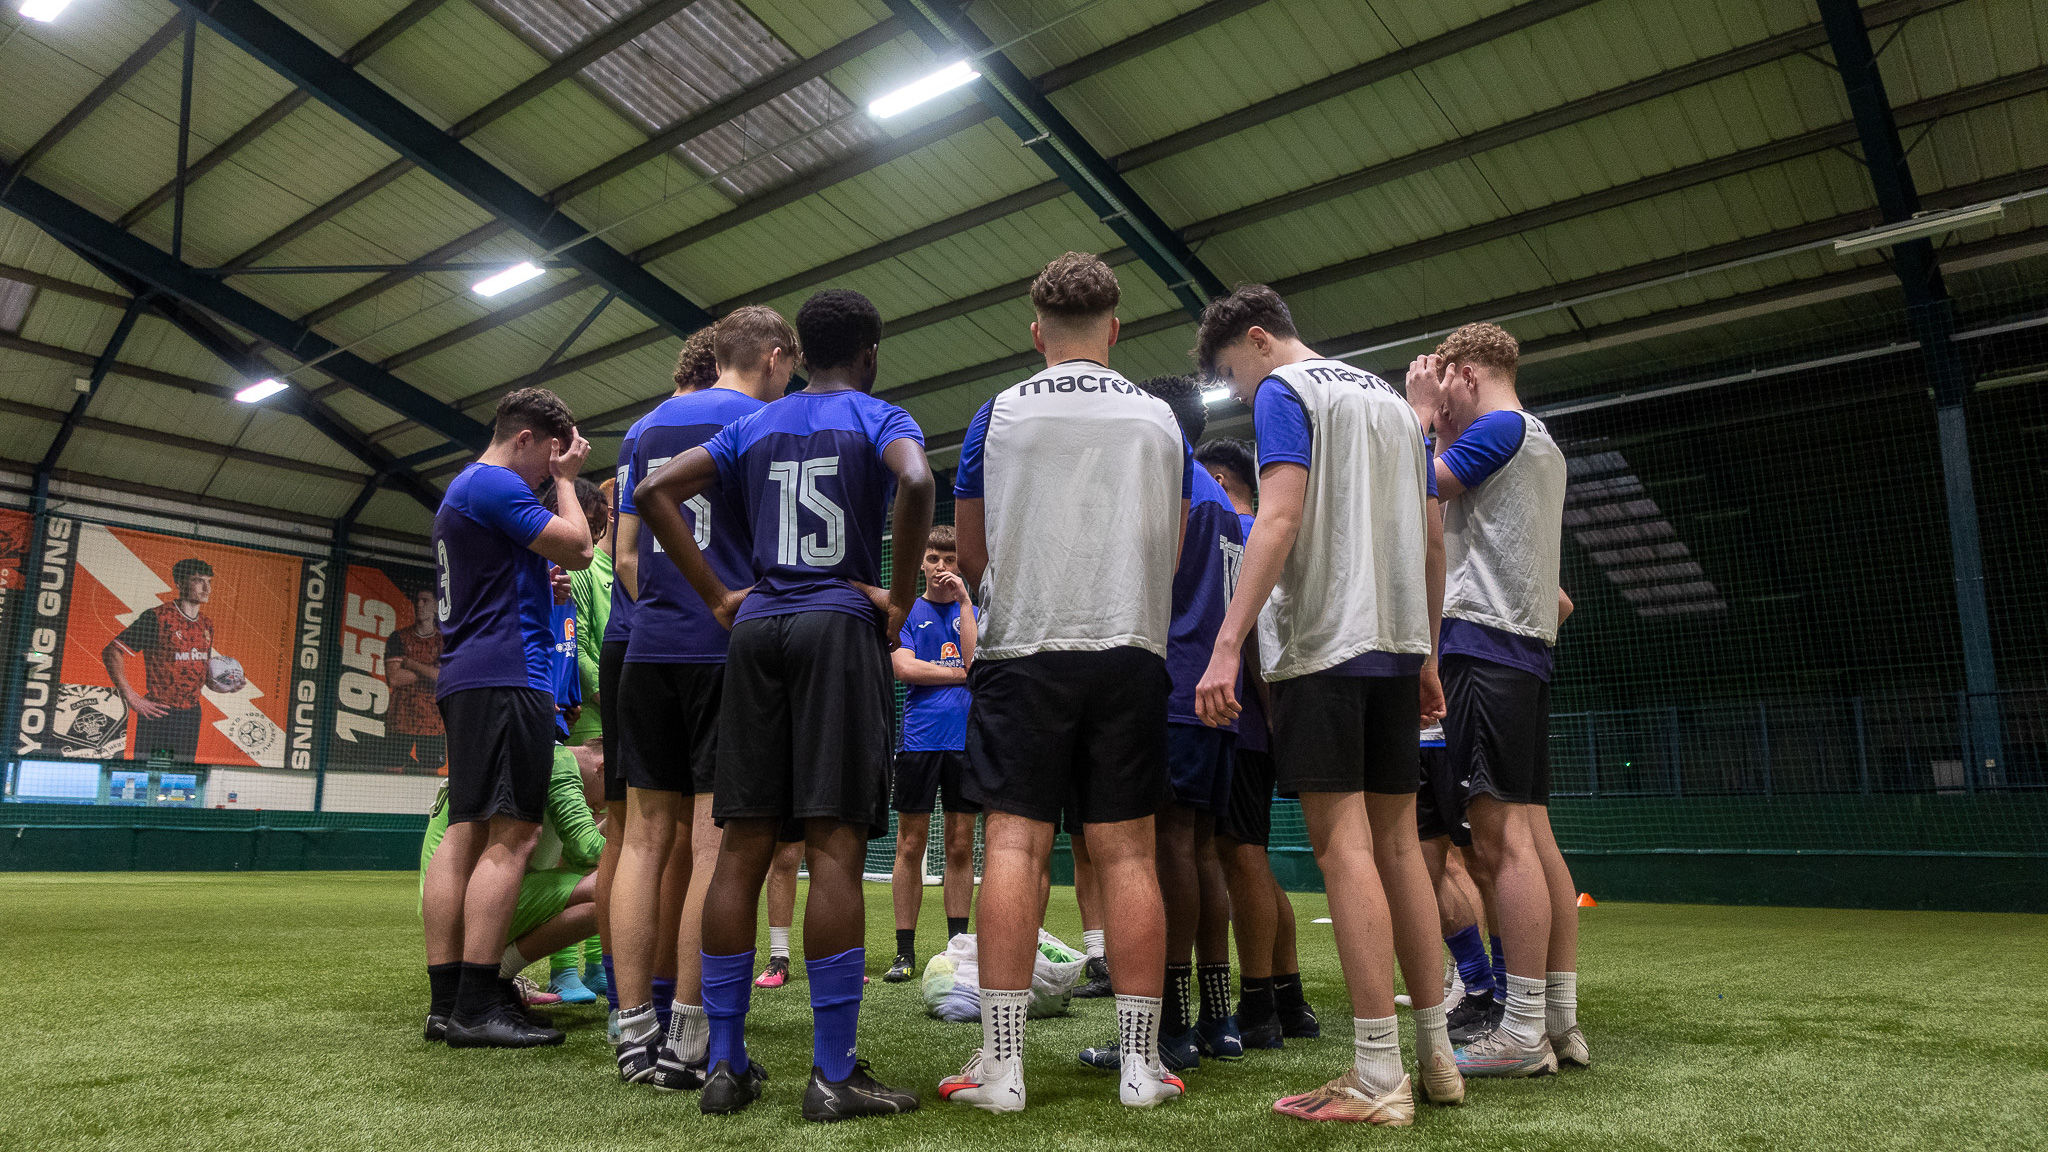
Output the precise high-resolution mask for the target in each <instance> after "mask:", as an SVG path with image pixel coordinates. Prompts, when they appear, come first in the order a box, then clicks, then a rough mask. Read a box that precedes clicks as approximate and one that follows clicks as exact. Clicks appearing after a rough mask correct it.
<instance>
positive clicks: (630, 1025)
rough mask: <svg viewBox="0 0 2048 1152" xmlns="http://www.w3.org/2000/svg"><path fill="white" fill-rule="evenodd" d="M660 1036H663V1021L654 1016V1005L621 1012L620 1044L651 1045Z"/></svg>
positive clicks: (644, 1005) (645, 1005) (643, 1005)
mask: <svg viewBox="0 0 2048 1152" xmlns="http://www.w3.org/2000/svg"><path fill="white" fill-rule="evenodd" d="M659 1035H661V1021H660V1020H659V1019H658V1018H657V1017H656V1016H655V1015H654V1005H652V1004H642V1005H640V1006H639V1007H638V1008H625V1009H621V1010H620V1012H619V1042H620V1043H622V1044H649V1043H652V1042H653V1041H654V1039H655V1037H657V1036H659Z"/></svg>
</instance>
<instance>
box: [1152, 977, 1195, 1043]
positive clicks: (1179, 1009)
mask: <svg viewBox="0 0 2048 1152" xmlns="http://www.w3.org/2000/svg"><path fill="white" fill-rule="evenodd" d="M1194 974H1195V973H1194V969H1192V968H1190V967H1189V966H1188V965H1186V964H1168V965H1167V966H1166V1016H1165V1018H1164V1019H1163V1020H1162V1021H1161V1022H1160V1026H1159V1034H1160V1035H1161V1036H1179V1035H1181V1034H1182V1033H1184V1032H1186V1031H1187V1030H1188V985H1189V984H1190V983H1191V982H1192V981H1193V979H1194Z"/></svg>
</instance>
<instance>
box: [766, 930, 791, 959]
mask: <svg viewBox="0 0 2048 1152" xmlns="http://www.w3.org/2000/svg"><path fill="white" fill-rule="evenodd" d="M768 955H769V956H771V957H774V956H780V957H782V958H783V959H784V960H787V959H789V929H787V928H777V927H776V926H774V925H773V924H770V925H769V926H768Z"/></svg>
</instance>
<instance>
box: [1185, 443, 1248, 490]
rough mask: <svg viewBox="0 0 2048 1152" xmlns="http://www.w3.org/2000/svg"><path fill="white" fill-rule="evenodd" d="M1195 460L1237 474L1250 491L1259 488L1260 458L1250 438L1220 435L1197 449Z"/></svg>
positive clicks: (1205, 465)
mask: <svg viewBox="0 0 2048 1152" xmlns="http://www.w3.org/2000/svg"><path fill="white" fill-rule="evenodd" d="M1195 462H1196V463H1197V464H1201V465H1203V466H1204V467H1209V468H1220V469H1222V470H1223V471H1225V472H1229V473H1231V474H1233V475H1235V476H1236V477H1237V478H1238V480H1239V481H1241V482H1242V483H1243V484H1244V486H1245V490H1246V491H1248V492H1257V491H1258V490H1259V458H1258V456H1257V455H1255V454H1254V453H1253V452H1252V443H1251V441H1249V440H1233V439H1231V438H1230V437H1228V436H1223V437H1218V438H1217V439H1214V440H1211V441H1209V442H1208V443H1207V444H1204V445H1202V446H1201V447H1200V448H1197V449H1195Z"/></svg>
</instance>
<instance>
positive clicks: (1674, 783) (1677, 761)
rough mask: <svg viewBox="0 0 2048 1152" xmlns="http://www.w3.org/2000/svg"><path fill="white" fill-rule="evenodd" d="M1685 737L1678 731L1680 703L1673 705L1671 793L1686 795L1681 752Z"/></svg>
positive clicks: (1683, 762) (1683, 763)
mask: <svg viewBox="0 0 2048 1152" xmlns="http://www.w3.org/2000/svg"><path fill="white" fill-rule="evenodd" d="M1684 746H1685V745H1684V738H1683V737H1682V736H1680V735H1679V731H1678V705H1676V704H1673V705H1672V706H1671V794H1672V795H1673V796H1683V795H1685V760H1684V758H1683V756H1682V754H1681V750H1682V749H1683V748H1684Z"/></svg>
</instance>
